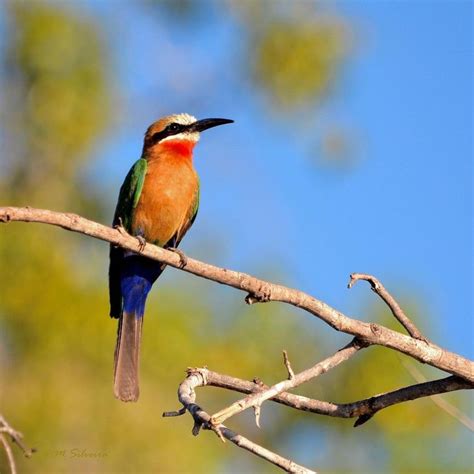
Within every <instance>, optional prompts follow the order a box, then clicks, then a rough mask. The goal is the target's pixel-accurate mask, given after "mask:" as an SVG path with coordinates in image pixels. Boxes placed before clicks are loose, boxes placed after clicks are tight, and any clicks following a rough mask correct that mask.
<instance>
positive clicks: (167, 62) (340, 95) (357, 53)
mask: <svg viewBox="0 0 474 474" xmlns="http://www.w3.org/2000/svg"><path fill="white" fill-rule="evenodd" d="M114 5H115V4H114ZM82 8H83V10H84V11H85V12H86V14H87V15H90V16H96V17H97V19H99V18H101V22H102V24H103V25H104V27H105V31H106V35H107V41H108V42H109V45H110V46H111V49H110V50H111V52H112V57H111V63H112V66H113V70H114V75H115V78H116V84H115V88H116V90H115V94H116V98H117V105H118V112H117V113H116V116H115V120H114V122H113V124H112V126H111V129H110V130H109V132H108V134H106V136H105V137H103V140H102V141H101V142H100V144H99V146H98V147H97V149H96V150H95V151H94V156H95V158H94V162H93V164H92V165H91V169H90V170H89V174H90V176H93V175H95V176H100V177H101V186H102V185H103V188H102V189H103V190H104V196H105V198H106V199H107V200H110V209H111V211H110V212H111V214H112V208H113V205H114V201H115V198H116V194H117V192H118V188H119V186H120V184H121V181H122V179H123V177H124V176H125V174H126V172H127V170H128V168H129V167H130V165H131V164H132V162H133V161H134V160H135V159H137V158H138V157H139V153H140V151H141V141H142V136H143V132H144V130H145V128H146V127H147V126H148V125H149V123H151V122H152V121H153V120H155V119H156V118H157V117H159V116H161V115H164V114H167V113H173V112H182V111H186V112H189V113H192V114H193V115H196V116H197V117H200V118H204V117H213V116H218V117H219V116H222V117H228V118H233V119H235V124H233V125H231V126H226V127H222V128H219V129H213V130H211V131H209V132H207V133H206V134H203V136H202V140H201V143H200V144H199V146H198V148H197V150H196V154H195V162H196V167H197V169H198V171H199V173H200V176H201V183H202V197H201V207H200V212H199V216H198V219H197V222H196V224H195V226H194V228H193V230H192V231H191V232H190V234H189V236H187V238H186V239H185V241H183V244H182V246H183V249H184V250H185V251H186V252H188V253H189V254H191V255H193V256H194V257H196V258H200V259H207V260H210V261H211V262H212V263H215V264H218V265H222V266H226V267H231V268H235V269H239V270H244V271H247V272H250V273H256V274H257V275H267V276H268V275H278V277H275V278H277V279H278V280H279V281H280V282H281V283H284V284H287V285H288V286H293V287H299V288H301V289H303V290H305V291H307V292H309V293H311V294H312V295H314V296H316V297H318V298H320V299H322V300H324V301H326V302H328V303H329V304H331V305H333V306H335V307H337V308H338V309H341V310H343V311H346V312H348V313H349V314H351V315H355V316H357V317H359V318H362V319H363V318H364V317H365V316H364V314H363V309H364V308H366V303H367V302H369V301H373V299H374V297H373V296H372V294H371V293H370V291H369V290H368V288H367V287H362V286H361V287H360V288H356V289H354V290H352V291H351V292H348V291H347V290H346V289H345V285H346V283H347V280H348V275H349V273H351V272H353V271H360V272H367V273H372V274H374V275H376V276H378V277H379V278H380V279H381V280H382V281H383V282H384V284H385V285H386V286H387V287H388V289H391V290H393V293H394V294H395V295H396V296H401V297H403V298H416V300H417V301H418V302H419V304H420V307H421V308H422V309H423V314H422V316H423V319H422V322H421V325H422V328H423V329H424V330H425V331H426V334H427V335H428V337H433V339H434V340H435V341H436V342H437V343H439V344H440V345H441V346H445V347H447V348H449V349H451V350H455V351H457V352H460V353H462V354H465V355H468V356H471V357H472V356H473V355H474V351H473V347H472V342H471V341H472V335H473V324H472V309H473V304H472V283H473V275H472V250H473V249H472V215H473V212H472V211H473V209H472V203H473V200H472V157H473V149H472V138H471V130H472V103H473V101H472V99H473V94H472V84H473V82H472V79H473V78H472V5H471V4H470V2H447V1H446V2H444V1H431V2H428V1H420V2H376V1H367V2H356V1H351V2H337V3H335V4H332V6H331V7H330V10H331V11H332V12H334V13H335V14H337V15H340V16H342V17H343V18H344V19H345V20H346V21H347V22H348V24H349V25H350V26H351V27H352V29H353V31H354V35H355V46H354V48H353V51H352V53H351V56H350V58H349V60H348V62H347V64H346V65H345V67H344V69H343V70H342V73H341V77H340V78H339V80H338V83H337V86H336V88H335V91H334V93H333V95H332V96H331V98H330V100H328V101H327V102H326V103H325V104H323V106H322V107H320V108H316V106H314V115H318V117H320V120H321V122H323V123H335V122H336V123H343V124H344V125H345V126H347V127H348V128H349V129H350V130H353V131H354V133H355V134H356V136H357V143H358V150H357V155H358V161H357V164H356V165H355V166H353V167H351V168H350V169H347V170H345V171H334V170H332V171H331V170H328V169H325V168H324V166H320V165H317V164H315V162H316V163H317V162H318V157H317V156H316V157H314V156H313V155H311V153H310V152H309V151H308V150H309V147H308V143H309V142H311V133H312V129H311V123H309V124H307V126H306V128H305V127H304V124H303V126H302V125H301V123H300V120H299V118H298V116H291V117H289V118H287V119H285V118H282V117H278V116H275V115H274V114H272V112H271V108H270V107H269V105H268V102H267V101H266V99H265V97H264V96H263V95H262V94H261V93H260V92H259V91H258V90H257V89H256V88H255V87H253V86H252V85H251V84H250V81H249V78H248V77H246V76H245V73H242V68H241V67H240V66H241V65H242V63H241V61H242V57H243V55H242V54H241V52H242V51H243V50H244V49H245V47H246V45H245V43H243V42H242V41H243V40H242V39H241V38H242V31H241V28H242V27H241V26H240V25H239V24H238V23H237V22H236V21H235V18H233V17H231V16H228V17H224V16H222V15H219V14H218V13H217V12H214V13H213V14H211V15H210V16H209V17H208V18H207V19H206V21H205V22H203V23H200V24H199V25H198V26H197V27H195V28H194V27H190V25H189V24H188V25H182V26H179V25H176V24H174V23H172V22H169V21H168V19H167V18H165V17H163V18H160V17H159V16H158V15H153V16H151V15H150V12H149V11H147V10H144V9H141V8H138V7H136V6H134V4H133V3H118V4H117V5H115V6H114V7H113V8H112V4H111V3H110V2H98V3H96V2H90V3H86V4H82ZM327 8H329V7H327ZM118 38H120V47H112V45H113V44H117V39H118ZM307 116H308V114H307V113H306V114H303V115H302V118H301V120H303V121H304V120H306V117H307ZM301 130H303V132H304V133H303V132H302V131H301ZM315 133H316V132H315ZM313 153H314V152H313ZM103 178H105V182H104V181H102V179H103ZM165 278H166V279H167V281H168V282H169V283H170V284H173V281H174V279H176V278H181V277H177V276H176V272H169V273H168V274H167V275H166V277H165ZM219 291H221V293H220V294H222V290H219ZM227 291H233V290H227ZM317 324H319V323H313V327H315V325H316V328H315V330H317V328H318V326H317ZM321 324H322V323H321Z"/></svg>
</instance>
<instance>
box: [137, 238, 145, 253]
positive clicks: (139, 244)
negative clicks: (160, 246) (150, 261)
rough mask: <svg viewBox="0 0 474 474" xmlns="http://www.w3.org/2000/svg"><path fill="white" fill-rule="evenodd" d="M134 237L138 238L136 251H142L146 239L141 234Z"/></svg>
mask: <svg viewBox="0 0 474 474" xmlns="http://www.w3.org/2000/svg"><path fill="white" fill-rule="evenodd" d="M136 237H137V240H138V251H139V252H143V249H144V248H145V245H146V240H145V239H144V238H143V237H142V236H141V235H137V236H136Z"/></svg>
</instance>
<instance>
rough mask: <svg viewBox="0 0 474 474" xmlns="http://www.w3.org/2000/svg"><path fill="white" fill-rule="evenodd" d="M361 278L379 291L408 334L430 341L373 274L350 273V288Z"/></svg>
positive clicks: (374, 289)
mask: <svg viewBox="0 0 474 474" xmlns="http://www.w3.org/2000/svg"><path fill="white" fill-rule="evenodd" d="M359 280H365V281H368V282H369V283H370V287H371V289H372V291H373V292H374V293H377V294H378V295H379V296H380V298H382V300H383V301H385V303H386V304H387V306H388V307H389V308H390V310H391V311H392V314H393V315H394V316H395V318H396V319H397V320H398V321H399V322H400V324H401V325H402V326H403V327H404V328H405V329H406V330H407V332H408V334H410V336H411V337H413V338H415V339H419V340H420V341H424V342H427V343H428V339H426V338H425V337H424V336H423V335H422V334H421V332H420V330H419V329H418V328H417V327H416V326H415V324H414V323H413V322H412V321H411V320H410V318H409V317H408V316H407V315H406V314H405V312H404V311H403V309H402V308H401V307H400V305H399V304H398V303H397V301H396V300H395V298H394V297H393V296H392V295H391V294H390V293H389V292H388V291H387V289H386V288H385V287H384V286H383V285H382V283H380V281H379V280H378V279H377V278H375V277H374V276H372V275H367V274H366V273H352V274H351V275H350V280H349V284H348V285H347V286H348V288H352V287H353V285H354V284H355V283H357V282H358V281H359Z"/></svg>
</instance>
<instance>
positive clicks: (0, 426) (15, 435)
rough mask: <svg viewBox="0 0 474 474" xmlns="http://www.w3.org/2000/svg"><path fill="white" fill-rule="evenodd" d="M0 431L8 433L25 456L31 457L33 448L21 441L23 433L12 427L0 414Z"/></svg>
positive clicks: (33, 451)
mask: <svg viewBox="0 0 474 474" xmlns="http://www.w3.org/2000/svg"><path fill="white" fill-rule="evenodd" d="M0 433H5V434H7V435H9V436H10V438H11V439H12V441H13V442H14V443H15V444H17V445H18V446H19V448H20V449H21V450H22V451H23V454H24V455H25V456H26V457H27V458H29V457H31V456H32V455H33V453H35V452H36V449H35V448H28V446H26V445H25V443H24V442H23V435H22V434H21V433H20V432H19V431H17V430H15V429H14V428H12V427H11V426H10V425H9V424H8V422H7V420H5V418H4V417H3V416H2V415H0Z"/></svg>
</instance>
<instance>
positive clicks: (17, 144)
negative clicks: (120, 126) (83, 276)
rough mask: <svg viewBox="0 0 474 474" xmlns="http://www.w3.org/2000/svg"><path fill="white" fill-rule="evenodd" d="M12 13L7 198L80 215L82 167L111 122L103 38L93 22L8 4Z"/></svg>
mask: <svg viewBox="0 0 474 474" xmlns="http://www.w3.org/2000/svg"><path fill="white" fill-rule="evenodd" d="M9 14H10V18H11V21H12V23H11V27H12V30H13V31H12V34H11V36H10V38H9V41H8V46H7V51H6V60H5V63H4V64H5V67H4V73H5V76H6V78H5V81H4V82H5V87H6V88H7V91H8V93H7V94H6V98H5V104H4V107H3V110H2V115H1V120H2V123H3V124H4V126H6V127H7V130H8V132H9V133H8V134H7V138H6V141H7V145H10V146H11V148H12V150H13V153H12V154H11V155H10V156H9V158H8V159H9V162H8V163H7V166H8V168H9V170H10V173H9V174H8V180H7V181H5V182H3V193H8V194H9V195H11V196H12V197H13V198H14V199H15V200H20V201H22V202H24V199H25V196H28V200H29V201H30V202H31V200H32V199H34V201H35V202H38V203H41V204H42V205H45V206H47V205H50V206H58V205H62V206H69V207H71V205H72V204H73V203H74V207H75V208H77V207H78V205H80V203H81V201H83V200H87V199H86V198H87V193H85V192H83V190H82V189H81V183H80V182H79V181H78V178H79V176H78V172H79V170H80V167H79V166H78V165H79V164H80V163H83V162H84V161H85V160H86V159H87V158H88V157H90V155H88V152H89V151H90V149H91V146H92V145H93V143H94V140H95V138H97V137H98V136H99V135H100V133H101V132H102V131H103V130H104V128H105V126H106V124H107V119H108V117H109V104H110V97H109V89H108V87H107V73H108V68H107V57H106V55H105V54H104V52H105V51H104V45H103V39H102V38H101V35H100V33H99V30H98V29H97V26H96V25H94V24H93V23H92V21H91V20H88V19H85V18H81V17H79V16H77V15H72V14H71V13H70V12H68V11H67V10H66V9H65V8H58V7H57V6H52V5H48V4H46V3H42V2H34V3H28V2H11V3H10V4H9ZM9 138H10V140H9ZM45 183H47V186H45ZM78 200H79V202H78ZM95 205H97V203H95Z"/></svg>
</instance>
